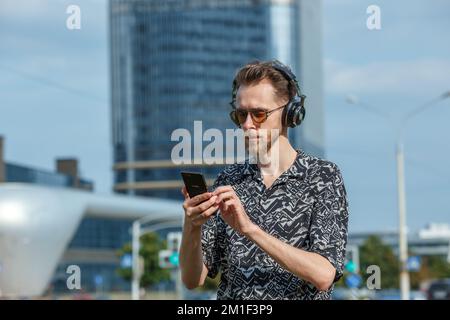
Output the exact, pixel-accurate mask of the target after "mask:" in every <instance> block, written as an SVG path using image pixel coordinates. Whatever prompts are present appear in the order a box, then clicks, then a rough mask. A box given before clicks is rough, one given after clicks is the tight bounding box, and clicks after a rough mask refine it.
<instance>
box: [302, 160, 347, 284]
mask: <svg viewBox="0 0 450 320" xmlns="http://www.w3.org/2000/svg"><path fill="white" fill-rule="evenodd" d="M312 183H313V185H314V189H315V190H316V192H317V194H316V203H315V205H314V210H313V213H312V216H311V226H310V240H311V246H310V250H309V251H311V252H315V253H318V254H320V255H321V256H323V257H325V258H326V259H328V261H330V263H331V264H332V265H333V266H334V267H335V269H336V276H335V279H334V282H336V281H338V280H339V279H340V278H341V277H342V275H343V270H344V260H345V248H346V245H347V228H348V202H347V192H346V189H345V186H344V181H343V178H342V175H341V172H340V170H339V168H338V167H337V166H336V165H335V164H333V163H329V162H327V163H326V164H325V165H324V166H323V167H322V168H321V169H320V170H319V174H318V175H317V177H315V178H314V179H313V180H312Z"/></svg>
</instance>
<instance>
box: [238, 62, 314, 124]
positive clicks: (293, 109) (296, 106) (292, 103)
mask: <svg viewBox="0 0 450 320" xmlns="http://www.w3.org/2000/svg"><path fill="white" fill-rule="evenodd" d="M270 64H271V66H272V68H274V69H275V70H277V71H279V72H280V73H281V74H282V75H283V76H284V77H285V78H286V80H287V81H288V82H289V86H292V87H293V88H295V92H296V94H295V96H294V97H292V98H291V99H290V100H289V102H288V104H287V105H286V107H285V108H284V109H283V114H282V121H283V126H285V127H290V128H294V127H295V126H298V125H300V124H301V123H302V122H303V119H305V113H306V110H305V106H304V104H305V99H306V96H305V95H303V94H302V93H301V91H300V86H299V85H298V81H297V78H296V77H295V75H294V73H293V72H292V71H291V69H290V68H289V67H288V66H286V65H284V64H283V63H281V62H280V61H278V60H272V61H270ZM232 89H233V90H232V100H231V102H230V105H231V107H232V108H233V109H236V95H237V91H238V89H239V88H237V84H236V80H234V81H233V88H232ZM289 92H290V90H289ZM231 120H233V122H234V123H235V124H236V125H237V126H239V127H240V123H239V122H237V120H236V119H233V118H231Z"/></svg>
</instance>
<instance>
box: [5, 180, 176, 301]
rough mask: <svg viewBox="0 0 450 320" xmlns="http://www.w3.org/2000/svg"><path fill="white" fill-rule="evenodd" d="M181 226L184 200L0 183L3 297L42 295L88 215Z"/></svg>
mask: <svg viewBox="0 0 450 320" xmlns="http://www.w3.org/2000/svg"><path fill="white" fill-rule="evenodd" d="M86 216H89V217H104V218H112V219H114V218H121V219H124V218H125V219H130V220H133V219H139V218H142V217H144V216H148V217H150V218H151V219H150V220H153V219H154V220H155V221H158V222H168V223H170V222H173V223H176V222H179V223H180V226H181V223H182V218H183V210H182V207H181V202H178V201H172V200H164V199H157V198H137V197H130V196H125V195H97V194H95V193H89V192H85V191H80V190H77V189H65V188H54V187H43V186H38V185H33V184H26V183H1V184H0V296H2V295H4V296H13V297H31V296H39V295H42V294H43V293H44V291H45V289H46V288H47V285H48V284H49V282H50V280H51V277H52V275H53V273H54V271H55V269H56V267H57V265H58V262H59V261H60V259H61V257H62V255H63V253H64V251H65V249H66V247H67V246H68V244H69V242H70V241H71V239H72V237H73V236H74V234H75V232H76V230H77V228H78V226H79V224H80V222H81V220H82V218H83V217H86Z"/></svg>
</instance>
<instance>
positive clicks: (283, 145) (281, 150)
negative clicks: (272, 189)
mask: <svg viewBox="0 0 450 320" xmlns="http://www.w3.org/2000/svg"><path fill="white" fill-rule="evenodd" d="M267 153H268V155H267V158H266V159H264V161H262V162H261V161H259V159H258V167H259V168H260V169H261V173H262V174H263V175H275V176H278V175H280V174H281V173H283V172H284V171H286V170H287V169H289V167H290V166H291V165H292V164H293V163H294V161H295V159H296V157H297V151H296V150H295V149H294V148H293V147H292V145H291V144H290V142H289V140H288V139H287V137H286V136H285V135H280V136H279V137H278V139H277V142H276V143H275V145H273V146H272V147H271V148H270V149H269V150H268V152H267Z"/></svg>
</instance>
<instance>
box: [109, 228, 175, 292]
mask: <svg viewBox="0 0 450 320" xmlns="http://www.w3.org/2000/svg"><path fill="white" fill-rule="evenodd" d="M140 243H141V245H140V250H139V255H140V256H141V257H142V258H143V259H144V272H143V275H142V277H141V282H140V285H141V287H144V288H145V287H148V286H151V285H153V284H156V283H159V282H161V281H164V280H169V279H170V271H169V270H166V269H162V268H160V267H159V251H160V250H164V249H166V247H167V244H166V241H163V240H161V239H160V238H159V236H158V234H157V233H154V232H152V233H147V234H145V235H143V236H141V239H140ZM126 254H131V244H130V243H127V244H125V245H124V246H123V247H122V248H121V249H120V250H119V252H118V255H119V257H120V258H122V257H123V256H124V255H126ZM117 272H118V274H119V275H120V276H121V277H122V278H124V279H125V280H127V281H131V278H132V270H131V268H119V269H118V270H117Z"/></svg>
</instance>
